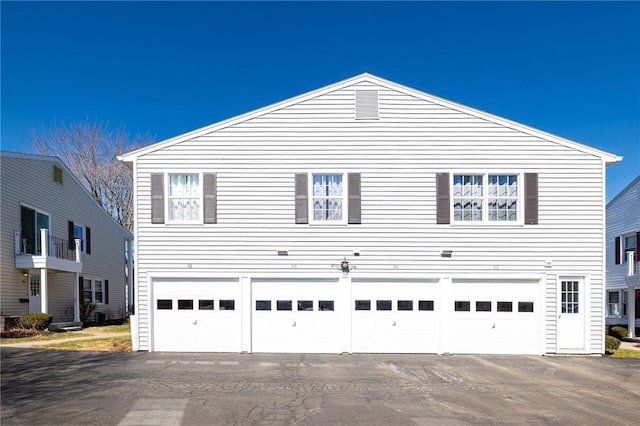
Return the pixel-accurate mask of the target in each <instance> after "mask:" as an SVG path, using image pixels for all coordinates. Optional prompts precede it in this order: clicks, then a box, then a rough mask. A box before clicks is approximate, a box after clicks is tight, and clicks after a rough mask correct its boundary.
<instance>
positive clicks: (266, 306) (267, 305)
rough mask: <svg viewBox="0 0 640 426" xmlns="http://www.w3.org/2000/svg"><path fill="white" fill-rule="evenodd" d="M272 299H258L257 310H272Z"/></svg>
mask: <svg viewBox="0 0 640 426" xmlns="http://www.w3.org/2000/svg"><path fill="white" fill-rule="evenodd" d="M270 310H271V300H256V311H270Z"/></svg>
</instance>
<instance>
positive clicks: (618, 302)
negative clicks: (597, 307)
mask: <svg viewBox="0 0 640 426" xmlns="http://www.w3.org/2000/svg"><path fill="white" fill-rule="evenodd" d="M623 291H624V289H621V288H612V289H608V290H607V291H606V297H607V300H606V306H607V318H622V292H623ZM614 292H615V293H618V295H617V297H616V302H610V300H611V299H610V298H609V294H610V293H614ZM611 305H616V306H617V308H618V309H617V311H618V313H617V314H615V313H611Z"/></svg>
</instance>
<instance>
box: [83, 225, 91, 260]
mask: <svg viewBox="0 0 640 426" xmlns="http://www.w3.org/2000/svg"><path fill="white" fill-rule="evenodd" d="M84 233H85V236H84V251H85V253H86V254H91V228H89V227H87V228H85V229H84Z"/></svg>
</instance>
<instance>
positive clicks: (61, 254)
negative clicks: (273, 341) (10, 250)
mask: <svg viewBox="0 0 640 426" xmlns="http://www.w3.org/2000/svg"><path fill="white" fill-rule="evenodd" d="M69 244H73V247H74V248H75V250H72V249H71V247H69ZM15 251H16V256H22V255H36V256H44V257H55V258H57V259H64V260H71V261H75V262H80V261H81V259H80V240H74V241H68V240H65V239H63V238H58V237H54V236H51V235H49V230H48V229H41V230H40V238H39V239H38V240H36V239H35V238H22V236H21V234H20V231H15Z"/></svg>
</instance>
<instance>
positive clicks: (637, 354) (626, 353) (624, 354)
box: [611, 348, 640, 358]
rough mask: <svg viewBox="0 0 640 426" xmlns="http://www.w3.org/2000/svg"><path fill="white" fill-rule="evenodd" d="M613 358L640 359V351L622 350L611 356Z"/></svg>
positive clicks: (617, 350)
mask: <svg viewBox="0 0 640 426" xmlns="http://www.w3.org/2000/svg"><path fill="white" fill-rule="evenodd" d="M611 357H613V358H640V351H637V350H635V349H625V348H620V349H616V351H615V352H614V353H613V355H611Z"/></svg>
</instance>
